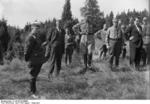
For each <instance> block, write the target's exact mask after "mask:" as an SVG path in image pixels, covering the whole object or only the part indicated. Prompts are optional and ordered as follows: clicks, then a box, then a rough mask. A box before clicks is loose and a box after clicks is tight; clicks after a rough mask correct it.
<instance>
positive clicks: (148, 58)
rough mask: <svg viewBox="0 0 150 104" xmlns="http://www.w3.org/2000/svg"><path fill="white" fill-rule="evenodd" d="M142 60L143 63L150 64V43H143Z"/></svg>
mask: <svg viewBox="0 0 150 104" xmlns="http://www.w3.org/2000/svg"><path fill="white" fill-rule="evenodd" d="M142 60H143V65H147V64H150V44H144V45H143V53H142Z"/></svg>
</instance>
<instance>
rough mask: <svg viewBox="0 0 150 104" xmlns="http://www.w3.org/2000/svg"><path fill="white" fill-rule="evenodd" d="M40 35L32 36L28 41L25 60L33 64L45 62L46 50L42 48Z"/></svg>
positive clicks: (34, 34)
mask: <svg viewBox="0 0 150 104" xmlns="http://www.w3.org/2000/svg"><path fill="white" fill-rule="evenodd" d="M37 34H38V35H37ZM39 34H40V33H38V32H36V33H33V34H30V35H29V36H28V37H27V40H26V46H25V60H26V61H27V62H30V63H31V64H41V63H44V62H45V57H44V55H45V50H44V48H43V47H42V41H41V39H40V37H38V36H39Z"/></svg>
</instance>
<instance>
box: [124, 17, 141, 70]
mask: <svg viewBox="0 0 150 104" xmlns="http://www.w3.org/2000/svg"><path fill="white" fill-rule="evenodd" d="M126 33H127V34H129V50H130V65H132V66H133V67H134V68H139V65H140V58H141V57H140V56H141V53H140V51H141V49H142V43H143V41H142V27H141V26H140V24H139V19H138V18H136V19H135V21H134V25H132V26H130V27H129V28H128V29H127V31H126Z"/></svg>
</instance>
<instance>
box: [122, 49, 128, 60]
mask: <svg viewBox="0 0 150 104" xmlns="http://www.w3.org/2000/svg"><path fill="white" fill-rule="evenodd" d="M126 53H127V50H126V48H123V50H122V58H123V59H124V58H125V57H126Z"/></svg>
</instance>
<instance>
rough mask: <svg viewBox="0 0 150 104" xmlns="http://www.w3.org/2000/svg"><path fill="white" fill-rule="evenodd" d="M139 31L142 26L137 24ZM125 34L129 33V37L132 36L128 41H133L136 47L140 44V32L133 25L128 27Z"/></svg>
mask: <svg viewBox="0 0 150 104" xmlns="http://www.w3.org/2000/svg"><path fill="white" fill-rule="evenodd" d="M139 29H140V31H142V27H141V26H139ZM126 34H129V38H130V37H133V39H132V40H130V42H132V43H134V44H135V46H136V47H140V46H141V45H142V34H141V33H140V32H139V31H138V30H137V28H136V26H135V25H132V26H130V27H128V29H127V31H126Z"/></svg>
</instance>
